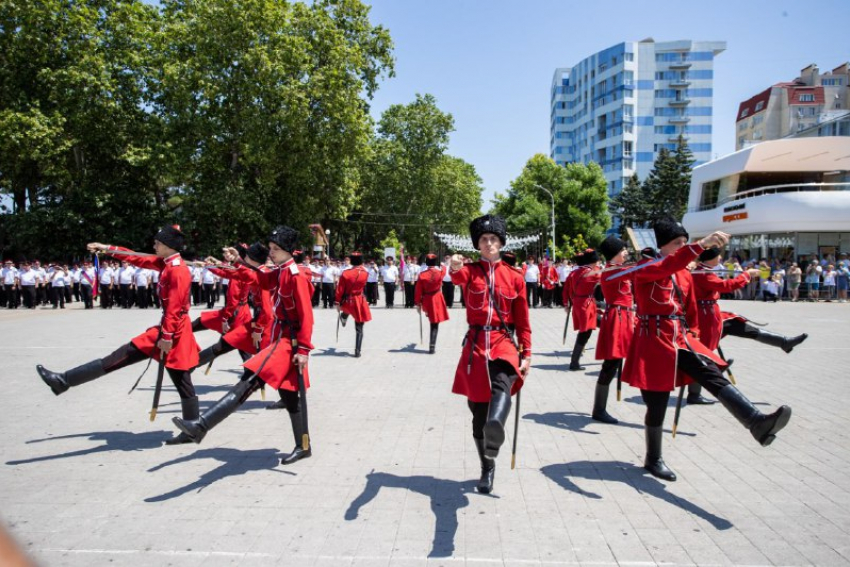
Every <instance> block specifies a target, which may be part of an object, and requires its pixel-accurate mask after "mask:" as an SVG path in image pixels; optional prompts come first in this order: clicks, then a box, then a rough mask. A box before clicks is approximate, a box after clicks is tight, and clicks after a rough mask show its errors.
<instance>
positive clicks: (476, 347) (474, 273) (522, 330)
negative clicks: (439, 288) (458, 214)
mask: <svg viewBox="0 0 850 567" xmlns="http://www.w3.org/2000/svg"><path fill="white" fill-rule="evenodd" d="M451 277H452V283H454V284H455V285H460V286H463V289H464V297H465V298H466V322H467V323H468V324H469V326H470V329H469V331H468V332H467V335H466V340H465V341H464V344H463V350H462V352H461V355H460V361H459V362H458V365H457V371H456V372H455V379H454V385H453V386H452V392H453V393H455V394H460V395H462V396H466V397H467V398H469V400H470V401H473V402H489V401H490V371H489V368H488V364H487V363H488V361H490V360H504V361H505V362H507V363H508V364H510V365H511V366H512V367H513V370H514V372H515V373H516V375H517V376H518V377H519V379H518V380H516V382H514V386H513V389H512V390H511V394H514V393H516V392H518V391H519V389H520V388H522V385H523V382H524V381H523V377H522V374H520V371H519V364H520V362H519V353H518V352H517V349H516V348H514V345H513V343H512V342H511V339H510V337H508V336H507V335H506V334H505V332H504V331H502V330H501V329H500V328H499V327H500V322H499V316H498V315H497V314H496V310H495V309H494V306H493V302H492V299H491V298H490V293H489V292H488V290H487V281H488V279H489V281H490V283H491V285H492V286H493V293H494V295H495V298H496V301H498V302H499V309H500V310H501V312H502V317H503V318H504V322H505V324H506V325H513V326H514V328H515V329H516V338H517V341H518V343H519V346H520V348H521V349H522V351H523V354H524V355H527V356H530V355H531V326H530V325H529V322H528V301H527V299H526V295H525V279H524V278H523V277H522V274H520V273H519V272H517V271H516V270H515V269H513V268H512V267H510V266H508V265H507V264H505V263H504V262H502V261H500V260H499V261H496V262H488V261H487V260H480V261H478V262H473V263H469V264H466V265H464V266H463V267H462V268H461V269H459V270H457V271H456V272H451ZM476 327H477V328H476Z"/></svg>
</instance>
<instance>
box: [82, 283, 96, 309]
mask: <svg viewBox="0 0 850 567" xmlns="http://www.w3.org/2000/svg"><path fill="white" fill-rule="evenodd" d="M80 296H81V297H82V299H83V304H84V305H85V306H86V309H91V308H92V307H94V305H93V302H92V289H91V286H90V285H83V284H80Z"/></svg>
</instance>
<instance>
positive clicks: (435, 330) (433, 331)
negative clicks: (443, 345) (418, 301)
mask: <svg viewBox="0 0 850 567" xmlns="http://www.w3.org/2000/svg"><path fill="white" fill-rule="evenodd" d="M438 332H440V324H439V323H431V343H430V346H429V347H428V354H434V353H435V352H436V350H437V333H438Z"/></svg>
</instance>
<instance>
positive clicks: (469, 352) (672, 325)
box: [36, 215, 807, 494]
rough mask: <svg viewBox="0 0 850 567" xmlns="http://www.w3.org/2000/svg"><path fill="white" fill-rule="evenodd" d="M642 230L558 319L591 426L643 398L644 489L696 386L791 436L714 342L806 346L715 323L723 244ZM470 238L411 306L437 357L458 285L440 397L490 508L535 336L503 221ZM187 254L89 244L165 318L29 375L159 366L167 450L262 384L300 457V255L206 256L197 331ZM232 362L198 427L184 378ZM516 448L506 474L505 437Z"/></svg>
mask: <svg viewBox="0 0 850 567" xmlns="http://www.w3.org/2000/svg"><path fill="white" fill-rule="evenodd" d="M654 230H655V236H656V241H657V244H658V246H659V249H658V250H657V251H656V250H653V249H646V250H643V251H641V257H640V259H639V260H638V261H637V262H636V263H627V261H626V260H627V255H628V251H627V249H626V243H625V242H623V241H622V240H620V239H618V238H616V237H613V236H609V237H608V238H606V239H605V240H604V241H603V242H602V243H601V244H600V246H599V251H600V252H601V253H602V255H603V256H604V257H605V259H606V260H607V262H605V263H604V265H603V264H602V263H601V262H600V259H599V256H598V254H597V252H596V251H595V250H593V249H588V250H586V251H585V252H583V253H581V254H579V255H578V256H577V257H576V258H574V259H573V260H574V263H575V264H576V265H577V266H578V267H577V268H576V269H575V270H573V271H572V272H571V273H570V274H569V276H568V277H567V279H566V281H565V282H564V288H563V304H564V305H565V309H566V311H567V321H566V325H565V327H564V341H566V336H567V330H568V327H569V321H570V319H572V325H573V329H574V330H575V331H577V333H578V334H577V336H576V340H575V346H574V347H573V350H572V358H571V361H570V365H569V370H571V371H581V370H584V367H583V366H581V356H582V353H583V351H584V349H585V346H586V345H587V343H588V340H589V339H590V336H591V334H592V332H593V331H594V330H596V329H597V328H598V330H599V336H598V340H597V347H596V352H595V356H596V359H597V360H601V361H602V369H601V371H600V373H599V379H598V381H597V385H596V390H595V395H594V402H593V412H592V417H593V419H595V420H597V421H599V422H602V423H609V424H616V423H617V420H616V419H615V418H614V417H612V416H611V415H610V414H609V413H608V411H607V400H608V396H609V388H610V384H611V382H612V381H613V379H614V378H615V377H616V378H617V393H618V398H619V396H620V390H621V383H622V382H626V383H627V384H630V385H631V386H633V387H636V388H639V389H640V392H641V397H642V398H643V401H644V403H645V404H646V418H645V426H646V459H645V463H644V466H645V468H646V470H648V471H649V472H650V473H651V474H652V475H654V476H656V477H658V478H661V479H663V480H667V481H673V480H676V474H675V473H674V472H673V471H672V470H671V469H670V468H669V467H668V466H667V465H666V464H665V463H664V460H663V458H662V451H661V446H662V431H663V424H664V418H665V414H666V411H667V403H668V400H669V397H670V392H672V391H673V390H674V389H676V388H677V387H678V388H679V401H678V405H677V408H676V416H675V418H674V425H673V435H675V432H676V426H677V423H678V416H679V412H680V410H681V406H682V398H683V397H684V396H683V393H684V388H685V387H686V386H687V387H688V395H687V402H688V404H710V403H714V402H711V401H709V400H707V399H706V398H704V397H703V396H702V395H701V388H705V389H706V390H707V391H708V392H709V393H710V394H712V395H713V396H715V397H716V398H717V399H719V400H720V401H721V403H722V404H723V406H724V407H725V408H726V409H727V410H728V411H729V413H731V414H732V415H733V416H735V418H737V419H738V420H739V421H740V422H741V424H742V425H744V427H746V428H747V429H748V430H749V431H750V433H751V434H752V435H753V437H754V438H755V439H756V441H757V442H758V443H760V444H761V445H762V446H767V445H770V443H772V442H773V440H774V439H775V437H776V434H777V433H778V432H779V431H780V430H781V429H782V428H784V427H785V426H786V425H787V424H788V421H789V419H790V417H791V408H790V407H788V406H781V407H780V408H779V409H777V410H776V411H774V412H773V413H770V414H764V413H762V412H760V411H759V410H758V408H756V407H755V406H754V405H753V404H752V403H751V402H750V401H749V400H748V399H747V398H746V397H745V396H744V395H743V393H741V391H740V390H739V389H738V388H737V387H736V386H735V381H734V377H733V375H732V373H731V371H730V369H729V366H730V364H731V361H729V360H726V359H725V358H724V357H723V354H722V351H721V350H720V345H719V343H720V340H721V338H722V337H723V336H726V335H735V336H738V337H743V338H749V339H754V340H756V341H759V342H762V343H765V344H768V345H772V346H776V347H779V348H782V349H783V350H784V351H785V352H791V350H792V349H793V348H794V347H795V346H797V345H798V344H800V343H801V342H802V341H804V340H805V339H806V337H807V335H805V334H803V335H800V336H797V337H793V338H788V337H784V336H781V335H776V334H773V333H769V332H766V331H764V330H762V329H760V328H758V327H759V325H758V324H755V323H753V322H751V321H748V320H747V319H746V318H745V317H743V316H740V315H736V314H734V313H726V312H723V311H721V310H720V307H719V306H718V304H717V300H718V298H719V295H720V293H726V292H730V291H732V290H734V289H737V288H740V287H743V286H745V285H747V283H748V282H749V281H750V278H751V277H754V276H755V275H757V273H758V272H757V270H749V271H746V272H743V273H741V274H740V275H738V276H736V277H731V278H725V279H724V278H721V277H719V276H718V272H719V270H718V269H717V267H718V265H719V263H720V261H721V257H720V254H721V252H720V249H721V248H722V247H723V246H724V245H725V244H726V243H727V242H728V238H729V236H728V235H727V234H725V233H722V232H715V233H713V234H711V235H709V236H707V237H705V238H703V239H702V240H700V241H698V242H694V243H691V244H688V239H689V237H688V233H687V231H685V229H684V227H683V226H682V224H681V223H679V222H677V221H675V220H673V219H664V220H662V221H659V222H658V223H656V225H655V226H654ZM470 235H471V239H472V243H473V246H474V247H475V248H476V249H477V250H478V251H479V256H480V257H479V259H478V260H477V261H473V260H470V259H468V258H464V257H463V256H461V255H459V254H456V255H454V256H452V257H451V259H450V261H449V262H448V264H447V265H445V266H441V265H440V264H439V261H438V258H437V257H436V256H435V255H433V254H428V255H427V256H426V257H425V267H424V269H423V270H422V271H421V273H420V274H419V279H418V284H417V285H416V286H415V291H414V298H415V299H414V302H415V306H416V307H417V308H418V309H419V311H420V317H421V313H424V314H425V315H426V316H427V318H428V320H429V323H430V337H429V338H430V343H429V352H430V353H434V352H435V348H436V340H437V335H438V330H439V325H440V323H442V322H444V321H446V320H448V317H449V315H448V310H447V308H446V301H445V299H444V295H443V293H441V289H442V288H443V285H444V279H445V278H447V277H448V278H450V279H451V283H452V284H453V285H458V286H461V289H462V294H463V299H464V305H465V309H466V319H467V324H468V325H469V330H468V331H467V334H466V338H465V340H464V343H463V349H462V352H461V355H460V360H459V361H458V364H457V369H456V371H455V377H454V383H453V385H452V392H454V393H456V394H459V395H462V396H465V397H466V398H467V402H468V406H469V409H470V412H471V413H472V438H473V441H474V443H475V447H476V449H477V451H478V455H479V458H480V462H481V477H480V479H479V482H478V486H477V489H478V491H479V492H481V493H485V494H487V493H490V492H492V490H493V482H494V477H495V471H496V458H497V457H498V455H499V452H500V449H501V447H502V445H503V444H504V442H505V438H506V425H507V420H508V416H509V414H510V410H511V405H512V401H511V400H512V397H514V396H516V404H517V410H516V412H515V417H516V419H515V427H517V426H518V422H519V420H518V416H519V403H520V392H521V388H522V386H523V385H524V384H525V381H526V380H527V378H528V374H529V369H530V368H531V353H532V347H531V326H530V324H529V306H528V297H527V294H526V281H525V278H524V276H523V269H522V268H520V267H517V266H516V257H515V256H513V255H512V254H508V253H502V247H503V246H504V245H505V242H506V236H507V226H506V223H505V221H504V219H502V218H501V217H498V216H493V215H485V216H482V217H479V218H477V219H475V220H474V221H472V223H471V224H470ZM184 242H185V238H184V235H183V233H182V232H181V230H180V227H179V226H176V225H174V226H165V227H163V228H162V229H161V230H160V231H159V232H158V233H157V234H156V236H155V237H154V246H153V248H154V253H153V254H144V253H139V252H134V251H132V250H127V249H125V248H122V247H119V246H111V245H106V244H101V243H99V242H94V243H91V244H89V245H88V249H89V250H90V251H91V252H94V253H102V254H104V255H107V256H112V257H117V258H120V259H121V261H124V262H127V263H129V264H132V265H134V266H137V267H140V268H144V269H148V270H153V271H154V272H155V273H157V274H158V284H157V285H158V291H159V293H158V296H159V297H160V298H161V305H162V319H161V320H160V323H159V324H158V325H156V326H154V327H151V328H149V329H147V330H146V331H145V332H143V333H142V334H140V335H138V336H137V337H135V338H133V339H132V340H131V341H130V342H128V343H127V344H125V345H123V346H121V347H119V348H118V349H117V350H116V351H115V352H113V353H111V354H109V355H107V356H106V357H104V358H99V359H96V360H93V361H91V362H88V363H86V364H83V365H82V366H78V367H76V368H72V369H70V370H67V371H65V372H53V371H50V370H48V369H46V368H44V367H43V366H41V365H38V366H37V367H36V368H37V371H38V374H39V375H40V376H41V378H42V380H43V381H44V382H45V383H46V384H47V385H48V386H49V387H50V389H51V390H52V391H53V393H54V394H56V395H57V396H58V395H59V394H62V393H63V392H65V391H67V390H68V389H69V388H71V387H74V386H80V385H81V384H85V383H86V382H91V381H93V380H96V379H97V378H100V377H102V376H105V375H107V374H109V373H111V372H114V371H115V370H118V369H120V368H124V367H126V366H129V365H131V364H134V363H137V362H142V361H148V363H149V364H150V361H151V360H156V361H157V362H158V371H157V380H156V387H155V391H154V401H153V406H152V408H151V416H150V417H151V420H153V419H154V418H155V417H156V412H157V408H158V405H159V399H160V393H161V389H162V383H163V378H164V374H165V373H166V371H167V373H168V376H169V378H170V379H171V381H172V383H173V384H174V386H175V388H176V389H177V392H178V394H179V396H180V401H181V410H182V412H181V413H182V417H175V418H173V421H174V424H175V425H176V427H177V429H178V430H179V433H178V434H176V435H175V436H174V437H173V438H171V439H169V440H167V441H166V444H167V445H178V444H184V443H200V442H201V441H202V440H203V438H204V437H205V436H206V435H207V434H208V433H209V432H210V430H211V429H212V428H214V427H215V426H216V425H218V424H220V423H221V422H222V421H224V419H226V418H227V416H229V415H230V414H232V413H233V412H234V411H235V410H236V409H237V408H238V407H239V406H240V405H242V404H243V403H244V402H245V401H246V400H247V399H248V398H249V397H250V396H251V395H252V394H253V393H255V392H257V391H258V390H259V391H262V392H265V387H266V386H269V387H271V388H272V389H274V390H277V391H278V394H279V397H280V399H279V400H278V401H276V402H274V403H273V404H271V405H270V406H269V407H268V409H284V408H285V409H286V410H287V412H288V414H289V417H290V422H291V425H292V432H293V437H294V442H295V446H294V448H293V450H292V451H291V452H290V453H289V454H287V455H285V456H284V457H283V458H282V459H281V464H282V465H289V464H292V463H294V462H296V461H298V460H301V459H304V458H307V457H310V456H311V455H312V444H311V440H310V434H309V422H308V414H307V396H306V394H307V389H308V388H309V386H310V376H309V371H308V368H309V355H310V352H311V351H312V350H313V342H312V337H313V303H312V301H311V300H312V298H313V294H314V287H313V283H312V281H313V274H312V273H311V270H310V268H309V266H308V265H307V264H306V263H305V261H304V254H303V253H302V252H301V251H300V250H298V249H297V242H298V233H297V231H295V230H294V229H292V228H290V227H287V226H279V227H277V228H276V229H275V230H274V231H272V233H271V234H269V235H268V237H267V238H266V239H265V241H264V242H262V241H261V242H255V243H254V244H252V245H250V246H248V245H245V244H240V245H237V246H233V247H227V248H224V249H223V261H222V260H218V259H216V258H213V257H208V258H206V260H205V261H204V262H203V264H204V265H205V266H206V267H208V268H209V269H210V270H211V271H213V272H214V273H215V274H216V275H217V276H219V277H221V278H226V279H228V280H229V281H230V286H229V288H228V291H227V297H226V303H225V306H224V307H223V308H222V309H219V310H212V311H206V312H204V313H202V314H201V316H200V317H199V318H197V319H196V320H194V321H192V320H191V319H190V318H189V306H190V296H191V283H192V276H191V274H190V269H189V266H188V265H187V262H186V261H185V260H184V259H183V258H182V257H181V255H180V251H181V250H183V248H184ZM350 259H351V266H352V267H351V268H350V269H347V270H345V271H343V272H342V273H341V274H340V276H339V284H338V286H337V287H336V290H335V297H334V300H335V301H334V304H335V305H336V308H337V310H338V311H339V317H338V319H337V321H338V323H337V336H338V333H339V325H342V326H345V325H346V323H347V321H348V320H349V319H353V320H354V326H355V330H356V348H355V357H360V356H361V349H362V342H363V328H364V325H365V323H367V322H369V321H370V320H371V318H372V316H371V312H370V309H369V301H368V300H367V298H366V297H364V289H366V286H367V280H368V279H369V278H368V271H367V269H366V268H365V267H364V266H363V257H362V255H361V254H359V253H354V254H351V256H350ZM720 272H722V270H720ZM600 299H604V303H605V310H604V314H602V315H601V317H600V314H599V313H598V307H597V300H600ZM252 307H253V312H252ZM420 325H421V319H420ZM207 329H209V330H214V331H216V332H217V333H219V334H220V338H219V340H218V341H217V342H216V343H215V344H214V345H213V346H211V347H209V348H206V349H204V350H201V349H200V348H199V347H198V344H197V342H196V341H195V335H194V333H196V332H201V331H204V330H207ZM420 332H421V331H420ZM233 350H237V351H238V352H239V354H240V356H241V357H242V360H243V365H242V366H243V374H242V377H241V379H240V380H239V382H237V383H236V384H235V385H234V386H233V387H232V388H231V389H230V390H229V391H228V392H227V394H226V395H225V396H224V397H222V398H221V399H220V400H218V401H217V402H216V403H215V404H213V405H212V406H211V407H210V408H208V409H207V410H206V411H204V413H203V414H201V413H200V410H199V406H198V397H197V395H196V393H195V387H194V385H193V382H192V372H193V371H194V370H196V369H197V368H199V367H201V366H204V365H206V371H207V372H209V369H210V367H211V366H212V364H213V361H214V360H215V359H216V358H217V357H218V356H221V355H222V354H225V353H227V352H230V351H233ZM724 373H725V374H726V375H728V377H729V379H727V378H726V377H724ZM140 379H141V377H140V378H139V380H140ZM139 380H137V381H136V384H135V385H134V386H133V388H132V389H131V391H132V390H133V389H135V387H136V385H138V383H139ZM513 442H514V447H513V451H512V452H513V459H512V464H511V467H512V468H513V466H514V462H515V458H516V445H517V435H516V431H515V433H514V438H513Z"/></svg>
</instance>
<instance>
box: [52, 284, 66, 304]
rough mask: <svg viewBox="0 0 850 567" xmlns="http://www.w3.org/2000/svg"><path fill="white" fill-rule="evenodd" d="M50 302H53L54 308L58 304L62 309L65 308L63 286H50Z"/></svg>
mask: <svg viewBox="0 0 850 567" xmlns="http://www.w3.org/2000/svg"><path fill="white" fill-rule="evenodd" d="M50 303H52V304H53V308H54V309H56V308H57V307H59V306H60V305H61V306H62V309H65V288H64V287H53V286H51V287H50Z"/></svg>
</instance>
